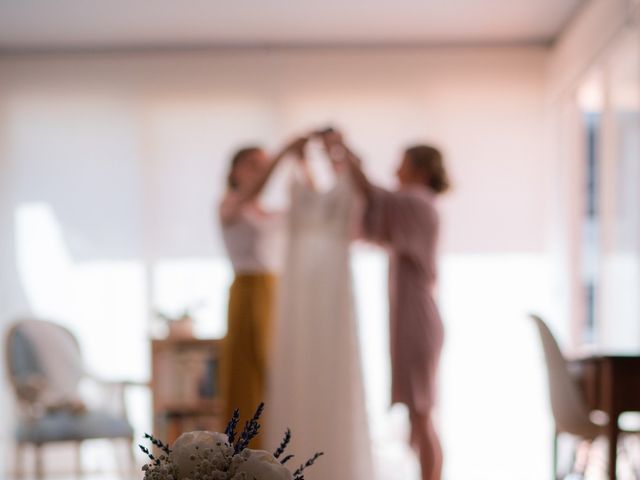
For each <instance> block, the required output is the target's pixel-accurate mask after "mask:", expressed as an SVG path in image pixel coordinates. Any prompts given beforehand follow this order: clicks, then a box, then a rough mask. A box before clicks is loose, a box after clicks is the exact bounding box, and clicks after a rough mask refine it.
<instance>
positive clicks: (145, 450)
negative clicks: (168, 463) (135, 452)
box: [138, 445, 160, 465]
mask: <svg viewBox="0 0 640 480" xmlns="http://www.w3.org/2000/svg"><path fill="white" fill-rule="evenodd" d="M138 447H140V450H142V453H144V454H145V455H147V457H149V459H151V461H152V462H153V463H155V464H156V465H160V459H159V458H156V457H155V456H154V455H153V453H151V452H150V451H149V449H148V448H147V447H145V446H143V445H138Z"/></svg>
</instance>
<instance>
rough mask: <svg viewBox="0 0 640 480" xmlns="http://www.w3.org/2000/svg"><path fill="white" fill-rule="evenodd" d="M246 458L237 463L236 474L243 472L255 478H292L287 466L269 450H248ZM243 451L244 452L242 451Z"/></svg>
mask: <svg viewBox="0 0 640 480" xmlns="http://www.w3.org/2000/svg"><path fill="white" fill-rule="evenodd" d="M247 451H248V452H249V456H248V457H247V459H246V460H245V461H244V462H242V463H241V464H240V465H238V468H237V469H236V475H237V474H242V473H244V474H245V475H246V478H248V479H254V478H255V479H256V480H292V479H293V475H292V474H291V472H290V471H289V469H288V468H287V467H285V466H284V465H281V464H280V462H279V461H278V460H277V459H276V458H275V457H274V456H273V455H271V454H270V453H269V452H265V451H264V450H250V449H246V450H245V452H247ZM243 453H244V452H243Z"/></svg>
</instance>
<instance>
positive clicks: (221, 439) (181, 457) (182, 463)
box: [169, 431, 230, 480]
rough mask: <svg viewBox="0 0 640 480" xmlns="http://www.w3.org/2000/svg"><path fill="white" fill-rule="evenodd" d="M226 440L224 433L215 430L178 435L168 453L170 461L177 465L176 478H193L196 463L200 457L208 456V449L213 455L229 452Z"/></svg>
mask: <svg viewBox="0 0 640 480" xmlns="http://www.w3.org/2000/svg"><path fill="white" fill-rule="evenodd" d="M228 442H229V439H228V438H227V436H226V435H224V434H222V433H217V432H207V431H195V432H187V433H183V434H182V435H180V436H179V437H178V439H177V440H176V441H175V443H174V444H173V446H172V447H171V454H170V455H169V458H170V460H171V462H172V463H173V464H174V465H175V466H176V467H178V479H179V480H186V479H187V478H189V477H191V478H193V474H194V470H195V467H196V464H197V463H199V461H200V458H201V457H204V456H205V455H206V456H208V455H207V452H208V451H211V453H212V456H213V457H218V456H223V454H227V453H229V452H230V447H229V443H228ZM196 447H197V448H196Z"/></svg>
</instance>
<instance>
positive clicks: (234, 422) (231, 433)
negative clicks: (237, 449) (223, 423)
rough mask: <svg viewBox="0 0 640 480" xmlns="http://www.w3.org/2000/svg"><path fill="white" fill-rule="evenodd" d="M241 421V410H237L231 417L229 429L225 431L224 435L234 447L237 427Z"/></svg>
mask: <svg viewBox="0 0 640 480" xmlns="http://www.w3.org/2000/svg"><path fill="white" fill-rule="evenodd" d="M239 421H240V410H238V409H237V408H236V409H235V410H234V411H233V415H231V420H229V423H228V424H227V428H226V429H225V430H224V433H225V434H226V435H227V438H228V439H229V444H230V445H233V442H234V441H235V439H236V427H237V426H238V422H239Z"/></svg>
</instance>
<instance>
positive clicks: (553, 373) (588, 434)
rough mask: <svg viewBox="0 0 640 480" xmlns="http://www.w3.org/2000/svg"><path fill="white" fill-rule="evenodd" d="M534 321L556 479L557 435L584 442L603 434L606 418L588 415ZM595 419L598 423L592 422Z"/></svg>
mask: <svg viewBox="0 0 640 480" xmlns="http://www.w3.org/2000/svg"><path fill="white" fill-rule="evenodd" d="M530 317H531V319H532V320H533V321H534V323H535V325H536V327H537V329H538V333H539V334H540V341H541V343H542V349H543V351H544V357H545V363H546V366H547V380H548V383H549V399H550V402H551V411H552V413H553V419H554V422H555V431H554V436H553V475H554V477H553V478H554V480H555V479H557V478H558V436H559V434H560V433H568V434H571V435H574V436H576V437H579V438H581V439H583V440H586V441H588V442H590V443H591V442H592V441H593V440H595V439H596V438H597V437H598V436H600V435H602V434H604V433H605V428H606V426H607V423H608V418H606V414H604V412H598V413H599V414H600V415H597V416H596V415H592V413H593V412H590V411H589V408H588V407H587V404H586V402H585V400H584V397H583V395H582V392H581V391H580V388H579V386H578V384H577V382H576V381H575V379H574V378H573V376H572V375H571V371H570V370H569V367H568V365H567V361H566V359H565V357H564V356H563V354H562V352H561V351H560V347H559V346H558V343H557V342H556V340H555V338H554V337H553V334H552V333H551V330H549V327H547V325H546V324H545V322H544V321H543V320H542V319H541V318H540V317H538V316H536V315H530ZM594 418H595V419H597V420H598V423H596V422H595V421H594ZM623 430H624V431H626V432H627V433H637V428H635V426H634V428H624V426H623Z"/></svg>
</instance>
